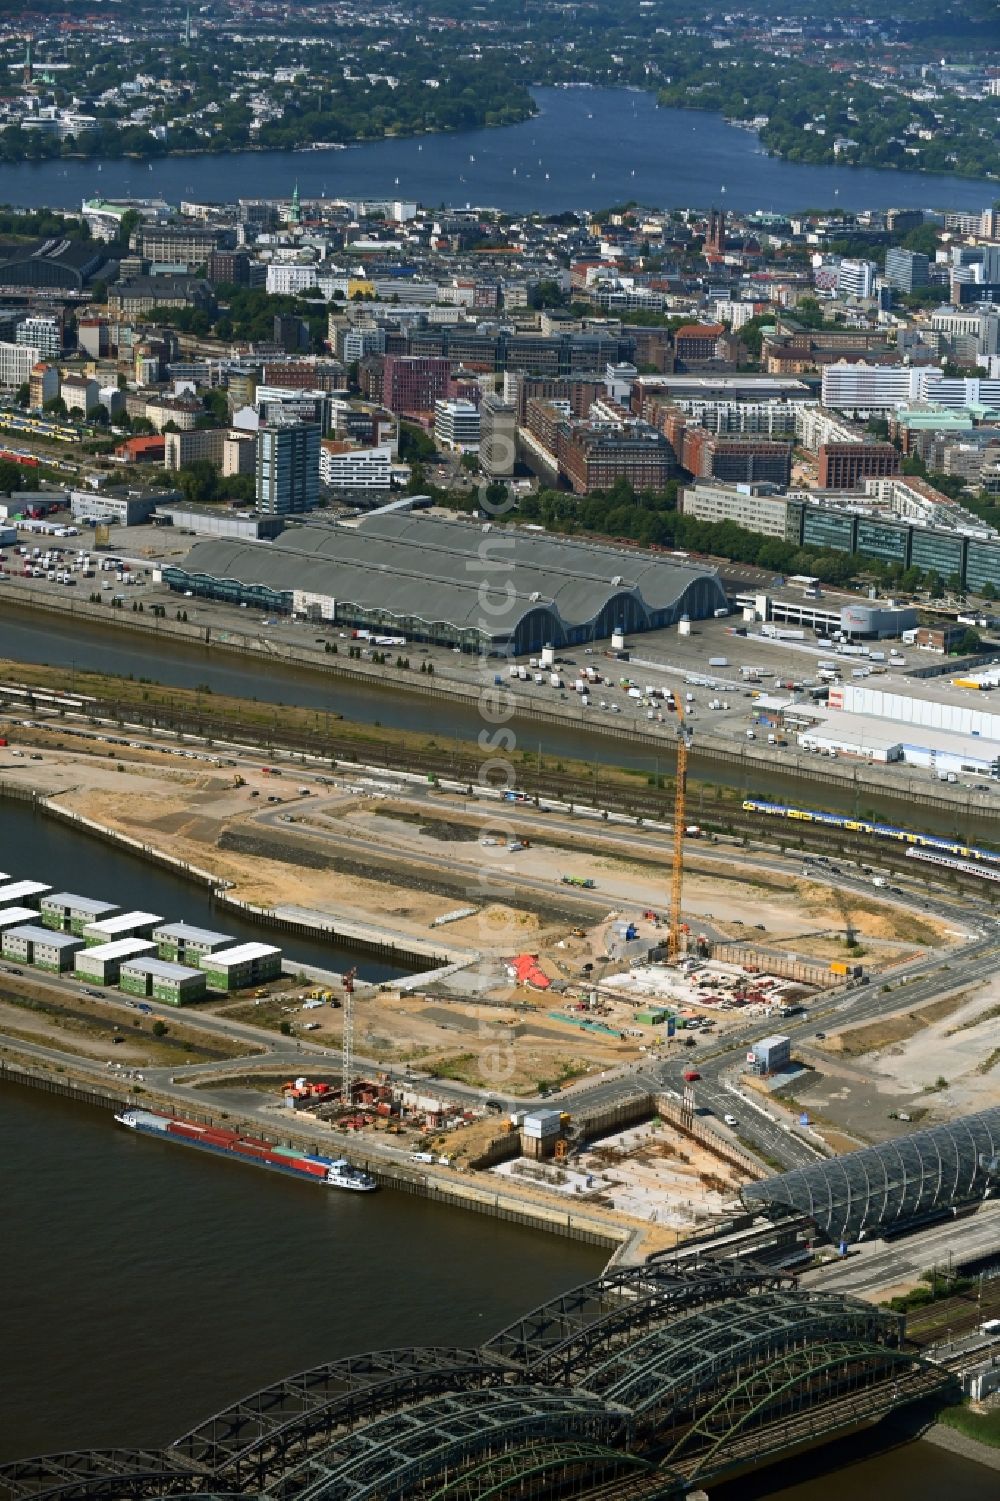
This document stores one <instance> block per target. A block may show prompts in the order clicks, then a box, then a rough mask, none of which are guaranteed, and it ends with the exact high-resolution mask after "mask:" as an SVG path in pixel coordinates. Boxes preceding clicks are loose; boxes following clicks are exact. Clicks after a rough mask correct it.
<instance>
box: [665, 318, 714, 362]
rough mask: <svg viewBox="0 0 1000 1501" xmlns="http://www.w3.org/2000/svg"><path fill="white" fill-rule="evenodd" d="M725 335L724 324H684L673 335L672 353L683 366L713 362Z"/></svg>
mask: <svg viewBox="0 0 1000 1501" xmlns="http://www.w3.org/2000/svg"><path fill="white" fill-rule="evenodd" d="M725 333H726V325H725V324H724V323H704V324H698V323H685V324H683V325H682V327H680V328H679V329H678V330H677V332H676V333H675V334H674V353H675V354H676V356H677V359H678V360H679V361H681V362H682V363H684V364H687V363H690V362H695V363H697V362H699V361H705V360H714V359H716V358H717V355H718V345H719V340H720V339H721V338H722V337H723V336H724V335H725Z"/></svg>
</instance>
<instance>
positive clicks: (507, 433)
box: [479, 396, 517, 479]
mask: <svg viewBox="0 0 1000 1501" xmlns="http://www.w3.org/2000/svg"><path fill="white" fill-rule="evenodd" d="M516 461H517V408H516V407H515V406H514V405H513V404H512V403H510V402H506V401H502V400H501V399H500V397H499V396H484V397H483V399H482V401H481V402H480V404H479V467H480V469H482V471H483V473H484V474H485V475H486V476H487V477H488V478H489V479H505V478H507V477H508V476H509V475H512V474H513V473H514V465H515V463H516Z"/></svg>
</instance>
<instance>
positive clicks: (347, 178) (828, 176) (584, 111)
mask: <svg viewBox="0 0 1000 1501" xmlns="http://www.w3.org/2000/svg"><path fill="white" fill-rule="evenodd" d="M534 95H535V99H536V100H537V102H538V105H539V109H540V113H539V114H538V115H537V116H536V117H535V118H534V119H533V120H527V121H525V122H524V123H522V124H520V125H513V126H509V127H506V128H504V129H494V130H473V131H463V132H460V133H456V134H454V135H435V136H423V137H421V138H412V139H406V140H382V141H370V142H366V143H365V144H363V145H358V146H352V147H349V148H348V149H347V150H346V151H301V152H287V151H267V152H243V153H235V154H233V155H229V156H188V157H170V158H167V159H166V160H162V161H157V162H153V163H152V164H151V167H150V165H149V164H147V163H145V162H132V161H108V162H103V163H98V162H95V161H87V162H80V161H69V162H67V161H51V162H41V163H33V164H32V163H25V164H23V165H19V166H0V201H3V202H8V203H14V204H19V205H22V206H25V207H37V206H38V205H42V204H44V205H48V206H50V207H53V208H79V206H80V203H81V200H82V199H83V198H89V197H94V196H98V195H99V196H101V197H105V198H110V197H114V196H116V195H118V196H121V195H127V196H130V197H157V196H161V197H164V198H166V199H168V200H169V201H170V202H172V203H177V202H179V201H180V199H181V198H193V199H196V200H209V201H225V200H229V201H232V200H233V199H235V198H237V197H271V198H276V197H281V196H283V195H288V194H290V193H291V191H292V187H293V185H294V184H295V183H296V182H298V184H299V190H300V192H301V194H302V196H303V197H304V198H314V197H319V196H323V197H330V198H333V197H347V198H353V197H367V198H373V197H382V196H386V195H388V196H390V197H393V196H395V197H402V198H414V199H417V200H419V201H420V202H422V203H425V204H438V203H447V204H450V205H454V206H461V205H463V204H466V203H468V204H470V205H476V206H480V207H493V208H500V209H507V210H524V211H527V210H535V209H537V210H549V211H561V210H565V209H585V208H590V209H598V208H601V207H607V206H609V205H611V204H614V203H620V202H622V201H625V200H628V199H637V200H639V201H640V202H642V203H646V204H649V205H652V206H657V207H660V206H662V207H685V206H692V207H698V206H700V207H704V206H706V205H708V204H710V203H718V204H721V205H723V206H728V207H730V208H733V209H738V210H741V211H750V210H753V209H764V210H769V211H773V212H786V213H787V212H790V211H792V210H794V209H802V208H810V207H812V208H834V207H839V208H843V209H862V208H885V207H889V206H893V207H905V208H911V207H917V208H940V207H949V208H955V209H966V210H970V211H973V210H981V209H984V208H986V207H988V206H989V204H991V203H992V202H993V199H994V198H995V197H997V196H998V194H1000V185H998V184H997V183H996V182H990V181H985V180H984V181H975V180H973V179H969V178H961V177H949V176H932V175H930V174H927V173H922V172H894V171H881V170H874V169H868V168H855V167H840V166H807V165H804V164H802V163H797V162H785V161H781V160H779V159H778V158H776V157H769V156H768V155H767V154H766V152H765V151H764V149H763V147H762V146H761V145H760V142H759V141H758V140H757V137H756V135H754V134H753V133H752V132H751V131H747V130H740V129H737V128H736V127H734V126H731V125H727V124H726V122H725V121H724V120H723V119H722V117H721V116H720V115H711V114H706V113H703V112H702V111H700V110H679V109H658V108H657V106H656V102H655V100H654V98H653V96H652V95H650V94H643V93H639V92H635V91H632V90H629V89H586V88H583V89H578V88H573V89H558V88H544V89H536V90H534Z"/></svg>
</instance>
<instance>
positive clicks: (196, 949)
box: [153, 922, 233, 965]
mask: <svg viewBox="0 0 1000 1501" xmlns="http://www.w3.org/2000/svg"><path fill="white" fill-rule="evenodd" d="M153 941H154V943H155V944H156V947H157V952H158V955H159V957H160V958H161V959H169V960H170V961H171V962H172V963H177V964H188V963H190V964H194V965H199V964H200V963H201V960H202V957H203V956H204V955H205V954H214V953H217V952H218V951H219V950H220V949H227V948H232V947H233V939H232V936H231V935H230V934H229V933H213V932H212V931H211V929H210V928H196V927H193V926H192V925H191V924H190V923H186V922H174V923H162V924H161V925H160V926H159V927H158V928H154V929H153Z"/></svg>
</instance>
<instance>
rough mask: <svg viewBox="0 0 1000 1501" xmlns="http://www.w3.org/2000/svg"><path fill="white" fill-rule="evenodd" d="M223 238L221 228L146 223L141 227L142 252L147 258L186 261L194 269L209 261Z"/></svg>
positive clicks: (173, 264)
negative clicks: (196, 227)
mask: <svg viewBox="0 0 1000 1501" xmlns="http://www.w3.org/2000/svg"><path fill="white" fill-rule="evenodd" d="M219 239H220V232H219V231H218V230H215V229H195V228H193V227H187V226H170V227H168V226H166V225H159V224H144V225H143V226H142V228H141V229H140V230H139V254H140V255H141V256H142V258H143V260H146V261H162V262H164V263H166V264H167V265H170V266H180V265H183V266H184V267H185V268H186V269H187V270H188V271H193V270H194V269H195V268H196V267H197V266H204V265H205V264H206V263H207V261H208V258H209V256H210V255H211V254H212V251H213V250H215V249H217V248H218V244H219Z"/></svg>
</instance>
